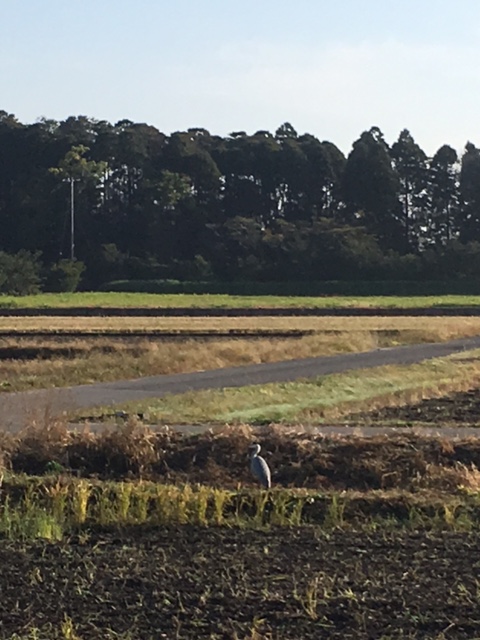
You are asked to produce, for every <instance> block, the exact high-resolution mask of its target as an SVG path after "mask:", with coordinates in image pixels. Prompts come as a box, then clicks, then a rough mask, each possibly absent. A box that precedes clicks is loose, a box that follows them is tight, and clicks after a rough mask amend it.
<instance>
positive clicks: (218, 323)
mask: <svg viewBox="0 0 480 640" xmlns="http://www.w3.org/2000/svg"><path fill="white" fill-rule="evenodd" d="M0 329H1V330H3V331H52V332H53V331H55V332H61V331H66V330H68V331H79V332H86V333H89V332H95V331H145V332H148V331H179V332H188V331H229V330H232V329H237V330H246V331H247V330H248V331H262V330H277V331H282V330H289V329H299V330H314V331H340V332H358V331H401V332H407V331H409V332H410V331H411V332H418V334H419V336H420V337H421V340H425V335H426V334H429V335H431V336H432V338H431V339H433V340H436V339H439V340H447V339H451V338H454V337H459V336H469V335H474V334H478V333H480V317H467V316H459V317H447V318H445V317H439V316H432V317H418V316H417V317H416V316H400V317H384V316H372V317H336V316H333V317H315V316H311V317H299V316H284V317H282V316H280V317H279V316H264V317H240V316H237V317H189V316H181V317H175V318H164V317H81V316H80V317H49V316H39V317H15V316H11V317H0Z"/></svg>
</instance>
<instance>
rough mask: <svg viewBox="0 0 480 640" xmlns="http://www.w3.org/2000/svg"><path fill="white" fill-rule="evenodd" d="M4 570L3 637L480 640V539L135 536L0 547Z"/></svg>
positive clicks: (284, 532)
mask: <svg viewBox="0 0 480 640" xmlns="http://www.w3.org/2000/svg"><path fill="white" fill-rule="evenodd" d="M0 562H1V564H2V567H3V570H2V572H1V574H0V575H1V578H0V580H1V583H0V588H1V593H2V598H1V599H0V620H1V623H0V634H1V637H2V638H8V637H11V636H12V634H14V633H22V632H25V631H26V630H29V629H30V630H31V629H32V628H37V629H40V630H42V629H43V630H46V629H50V631H49V633H50V635H49V636H48V637H53V631H51V629H59V628H60V626H61V625H62V623H63V624H65V620H66V619H67V620H69V621H71V623H72V624H73V625H74V628H75V633H76V634H78V636H79V637H80V638H82V639H84V640H87V639H92V640H93V639H95V640H97V639H98V638H108V637H118V635H115V634H126V633H128V634H129V635H128V637H129V638H135V639H137V640H143V639H145V640H146V639H147V638H168V639H171V638H179V639H180V638H185V639H186V638H188V639H196V640H197V639H198V640H199V639H201V638H208V639H214V638H215V639H220V638H221V639H224V638H225V639H226V638H232V640H233V639H236V638H242V639H243V638H257V639H258V638H269V639H270V638H275V639H279V640H280V639H287V638H288V639H292V640H301V639H303V638H308V639H309V640H310V639H312V638H329V639H331V640H332V639H335V638H338V639H339V640H340V639H342V640H345V639H346V638H422V639H426V638H440V637H442V638H443V637H445V638H458V639H460V638H465V639H469V640H471V639H472V638H476V637H479V636H480V616H479V614H478V575H479V573H480V535H478V534H458V533H452V532H450V533H447V532H443V533H421V534H419V533H408V532H403V533H402V532H397V533H390V534H385V533H384V532H383V533H370V534H362V535H359V534H358V533H354V532H348V531H337V532H334V533H332V534H330V535H328V536H327V535H322V534H321V533H319V532H318V530H316V529H313V528H302V529H298V530H292V529H281V530H276V531H269V532H255V531H248V530H247V531H245V530H243V531H242V530H230V529H217V530H215V529H213V530H212V529H209V530H202V529H195V528H189V527H182V528H180V529H175V530H168V529H150V530H138V531H135V530H134V531H132V530H130V532H129V533H128V534H127V533H125V534H122V533H103V534H100V533H96V534H95V533H93V534H92V535H91V536H90V537H89V538H88V539H87V540H83V541H80V540H72V541H71V542H70V544H49V545H48V544H47V545H45V543H29V544H19V543H15V544H14V543H11V542H9V543H7V542H1V543H0ZM7 567H8V570H7ZM255 633H256V634H257V635H255ZM442 633H443V634H444V635H441V634H442ZM32 637H33V636H32ZM42 637H43V636H42ZM72 637H73V636H72ZM75 637H77V636H75Z"/></svg>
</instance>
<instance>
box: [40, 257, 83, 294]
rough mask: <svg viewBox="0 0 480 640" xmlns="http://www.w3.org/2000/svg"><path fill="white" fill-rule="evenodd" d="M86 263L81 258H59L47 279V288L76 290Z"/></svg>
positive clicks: (58, 290) (52, 289)
mask: <svg viewBox="0 0 480 640" xmlns="http://www.w3.org/2000/svg"><path fill="white" fill-rule="evenodd" d="M84 271H85V265H84V263H83V262H80V261H79V260H59V262H57V263H56V264H54V265H52V266H51V268H50V270H49V271H48V273H47V276H46V279H45V287H44V288H45V290H46V291H51V292H60V291H68V292H73V291H76V290H77V288H78V285H79V284H80V279H81V277H82V273H83V272H84Z"/></svg>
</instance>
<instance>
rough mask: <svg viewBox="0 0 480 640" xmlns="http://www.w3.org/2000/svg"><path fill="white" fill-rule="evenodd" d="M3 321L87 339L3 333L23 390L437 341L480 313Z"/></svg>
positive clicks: (17, 386)
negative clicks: (252, 334)
mask: <svg viewBox="0 0 480 640" xmlns="http://www.w3.org/2000/svg"><path fill="white" fill-rule="evenodd" d="M0 324H1V326H3V328H7V327H8V328H13V327H16V328H17V329H23V330H25V329H26V328H30V329H39V328H46V327H48V328H49V329H51V330H52V331H53V330H59V329H61V328H62V327H63V328H64V329H65V328H68V329H78V330H82V331H85V332H86V335H85V337H84V338H80V339H72V338H67V337H63V338H62V337H61V336H59V335H55V336H43V337H41V338H26V337H25V338H20V337H18V338H3V339H1V340H0V351H1V352H2V355H3V357H2V358H1V359H0V389H3V390H4V391H21V390H25V389H33V388H49V387H56V386H68V385H75V384H88V383H93V382H97V381H112V380H118V379H129V378H136V377H141V376H150V375H161V374H171V373H187V372H193V371H199V370H207V369H215V368H222V367H228V366H238V365H245V364H257V363H261V362H275V361H281V360H288V359H292V358H304V357H310V356H324V355H335V354H337V353H347V352H360V351H368V350H370V349H375V348H377V347H387V346H394V345H398V344H411V343H419V342H432V341H442V340H448V339H452V338H457V337H461V336H470V335H474V334H476V333H479V332H480V318H467V317H461V318H436V317H433V318H416V317H399V318H379V317H377V318H298V317H290V318H276V317H272V318H239V317H238V318H28V317H27V318H0ZM172 327H174V328H175V330H178V331H183V330H185V331H186V330H193V329H196V330H198V329H208V330H215V329H217V330H222V331H224V330H229V329H232V328H237V329H248V330H262V329H269V330H274V329H277V330H282V329H315V331H317V333H315V335H311V336H305V337H303V338H284V339H277V338H275V339H271V338H270V339H268V338H255V339H249V338H235V339H230V338H228V339H226V338H219V339H208V340H201V339H188V338H186V339H185V340H181V341H180V340H166V339H161V338H154V337H151V338H148V337H145V338H134V337H131V338H114V337H112V338H103V337H92V336H90V337H89V336H88V332H92V331H94V330H107V329H112V330H118V331H120V330H125V329H126V328H130V329H134V328H142V330H146V331H147V330H148V329H149V328H150V329H154V328H157V329H158V328H163V329H165V330H167V329H168V328H170V329H171V328H172Z"/></svg>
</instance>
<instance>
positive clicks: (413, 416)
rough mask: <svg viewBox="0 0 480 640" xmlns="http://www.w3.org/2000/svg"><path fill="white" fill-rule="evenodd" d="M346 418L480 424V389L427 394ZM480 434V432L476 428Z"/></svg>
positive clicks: (416, 423)
mask: <svg viewBox="0 0 480 640" xmlns="http://www.w3.org/2000/svg"><path fill="white" fill-rule="evenodd" d="M349 420H352V421H355V420H359V421H362V422H363V421H365V422H368V423H382V422H383V423H391V422H394V423H396V424H403V425H409V426H415V425H418V424H429V425H433V426H438V427H442V426H443V427H447V426H452V425H455V426H474V427H476V426H480V389H471V390H469V391H463V392H458V393H452V394H450V395H448V396H444V397H441V398H430V399H425V400H422V401H421V402H418V403H415V404H409V405H405V406H402V407H385V408H383V409H380V410H378V411H371V412H369V413H360V414H355V415H352V416H350V417H349ZM479 435H480V432H479Z"/></svg>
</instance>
